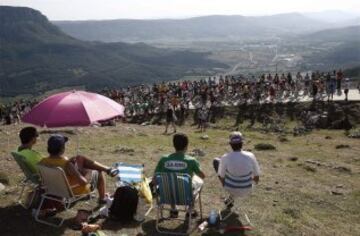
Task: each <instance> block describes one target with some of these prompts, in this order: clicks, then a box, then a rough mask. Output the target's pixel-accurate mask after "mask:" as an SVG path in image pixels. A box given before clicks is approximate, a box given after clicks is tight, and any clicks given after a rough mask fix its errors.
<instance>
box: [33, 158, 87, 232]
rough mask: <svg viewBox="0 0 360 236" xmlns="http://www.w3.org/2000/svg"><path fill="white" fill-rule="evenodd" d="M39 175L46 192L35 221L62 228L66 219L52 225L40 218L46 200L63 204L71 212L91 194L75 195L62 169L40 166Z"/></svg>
mask: <svg viewBox="0 0 360 236" xmlns="http://www.w3.org/2000/svg"><path fill="white" fill-rule="evenodd" d="M38 168H39V173H40V176H41V180H42V185H43V186H42V187H43V188H44V190H45V192H44V193H43V194H42V195H41V201H40V205H39V207H38V208H37V210H36V212H35V220H36V221H37V222H40V223H43V224H46V225H50V226H54V227H60V226H61V225H62V224H63V223H64V221H65V219H64V218H63V219H61V220H60V222H59V224H54V223H50V222H49V221H45V220H42V219H40V218H39V214H40V211H41V207H42V206H43V204H44V201H45V200H46V199H48V200H52V201H56V202H59V203H61V204H62V205H63V206H64V209H65V211H66V210H69V209H70V207H71V206H72V204H73V203H75V202H77V201H79V200H81V199H84V198H87V197H90V198H91V197H92V194H91V193H87V194H82V195H74V193H73V192H72V190H71V186H70V185H69V182H68V180H67V178H66V175H65V172H64V170H63V169H61V168H60V167H47V166H44V165H38Z"/></svg>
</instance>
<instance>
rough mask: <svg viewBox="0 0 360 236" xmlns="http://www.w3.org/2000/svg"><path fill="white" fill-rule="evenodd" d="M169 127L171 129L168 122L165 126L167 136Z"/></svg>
mask: <svg viewBox="0 0 360 236" xmlns="http://www.w3.org/2000/svg"><path fill="white" fill-rule="evenodd" d="M168 127H169V122H166V124H165V131H164V133H165V134H166V133H167V131H168Z"/></svg>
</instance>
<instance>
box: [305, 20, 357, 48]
mask: <svg viewBox="0 0 360 236" xmlns="http://www.w3.org/2000/svg"><path fill="white" fill-rule="evenodd" d="M305 38H306V39H307V40H311V41H326V42H358V43H359V47H360V25H357V26H349V27H343V28H335V29H327V30H321V31H318V32H315V33H311V34H308V35H306V37H305Z"/></svg>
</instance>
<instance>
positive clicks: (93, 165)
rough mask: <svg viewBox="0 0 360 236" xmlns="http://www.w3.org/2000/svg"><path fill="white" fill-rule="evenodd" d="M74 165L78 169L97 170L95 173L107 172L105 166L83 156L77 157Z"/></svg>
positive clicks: (107, 168)
mask: <svg viewBox="0 0 360 236" xmlns="http://www.w3.org/2000/svg"><path fill="white" fill-rule="evenodd" d="M76 163H77V165H78V168H79V169H90V170H97V171H105V172H106V171H108V170H109V167H108V166H105V165H103V164H101V163H99V162H97V161H93V160H90V159H89V158H87V157H84V156H77V157H76Z"/></svg>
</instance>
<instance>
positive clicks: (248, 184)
mask: <svg viewBox="0 0 360 236" xmlns="http://www.w3.org/2000/svg"><path fill="white" fill-rule="evenodd" d="M243 141H244V138H243V135H242V134H241V133H240V132H232V133H231V134H230V136H229V144H230V146H231V148H232V150H233V151H232V152H230V153H227V154H225V155H224V156H222V157H221V158H219V159H215V160H214V163H213V164H214V168H215V170H216V172H217V173H218V176H219V179H220V181H221V184H222V185H223V187H224V188H225V190H226V191H227V192H229V193H230V196H231V197H244V196H246V195H248V194H249V193H250V192H251V190H252V185H253V182H255V183H256V184H257V183H258V182H259V179H260V178H259V176H260V167H259V164H258V162H257V160H256V158H255V155H254V154H253V153H251V152H247V151H243V150H242V146H243ZM226 204H227V203H226Z"/></svg>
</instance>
